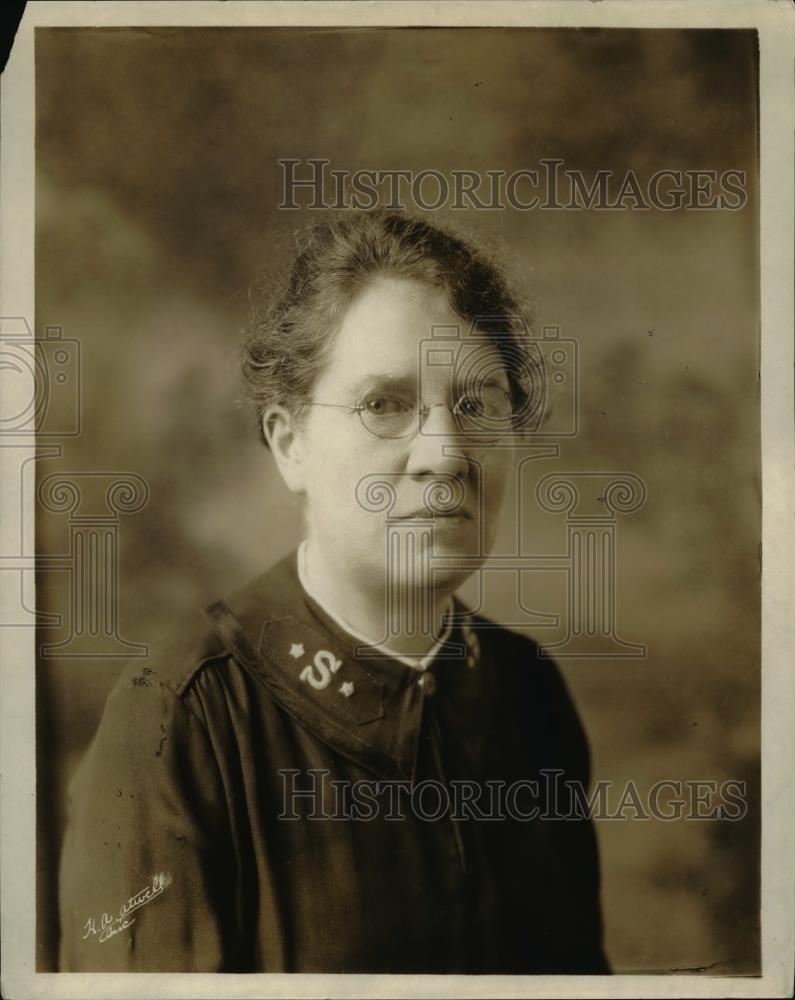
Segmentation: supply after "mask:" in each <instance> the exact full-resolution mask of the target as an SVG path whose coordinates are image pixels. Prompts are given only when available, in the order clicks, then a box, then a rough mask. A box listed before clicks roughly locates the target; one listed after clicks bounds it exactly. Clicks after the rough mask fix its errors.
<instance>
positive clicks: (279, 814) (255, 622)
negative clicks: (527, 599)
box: [60, 554, 608, 973]
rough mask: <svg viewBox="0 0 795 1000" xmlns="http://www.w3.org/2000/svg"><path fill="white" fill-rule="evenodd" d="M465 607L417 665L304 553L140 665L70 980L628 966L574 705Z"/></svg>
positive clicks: (69, 905)
mask: <svg viewBox="0 0 795 1000" xmlns="http://www.w3.org/2000/svg"><path fill="white" fill-rule="evenodd" d="M455 608H456V612H457V614H456V616H455V617H456V619H457V621H456V624H455V625H454V627H453V629H452V632H451V634H450V636H449V639H448V640H447V642H446V644H445V645H444V646H443V647H442V649H441V650H440V651H439V653H438V654H437V655H436V657H435V658H434V660H433V662H432V663H431V665H430V666H429V667H428V669H427V670H426V671H425V672H422V671H418V670H415V669H413V668H412V667H409V666H407V665H405V664H404V663H402V662H400V661H398V660H395V659H385V658H383V657H379V656H377V655H376V652H375V650H373V649H372V648H370V649H369V650H368V649H363V648H362V647H361V645H360V644H359V643H358V642H357V640H355V639H354V638H352V637H351V636H350V635H348V634H347V633H346V632H345V631H344V630H343V629H342V628H340V626H339V625H338V624H336V623H335V621H334V620H333V619H331V618H330V617H329V616H328V615H327V614H326V612H325V611H324V610H323V609H322V608H321V607H319V606H318V605H317V604H316V603H315V602H314V601H313V600H312V599H311V598H310V597H309V596H308V595H307V594H306V592H305V591H304V589H303V587H302V586H301V584H300V582H299V580H298V576H297V572H296V560H295V554H293V555H291V556H290V557H288V558H286V559H284V560H283V561H282V562H280V563H279V564H277V565H276V566H275V567H273V568H272V569H271V570H270V571H268V572H267V573H266V574H264V575H263V576H262V577H260V578H259V579H258V580H256V581H254V583H252V584H251V585H249V586H248V587H247V588H245V589H244V590H243V591H241V592H240V593H238V594H237V595H235V596H234V597H233V598H231V599H230V600H229V601H228V602H218V603H217V604H215V605H213V606H212V607H211V608H210V609H208V611H207V612H206V621H202V620H201V619H199V618H198V617H197V622H196V626H197V627H195V628H194V630H193V632H192V633H190V632H189V633H186V634H184V635H183V636H182V637H181V639H180V640H179V641H178V642H177V643H175V644H174V645H173V646H172V647H171V648H170V649H164V650H162V651H160V652H154V653H153V654H152V655H151V657H150V658H149V660H148V661H146V662H145V663H143V664H142V661H140V660H139V661H137V662H134V663H132V664H131V665H130V666H129V667H128V668H127V669H125V670H124V672H123V673H122V675H121V677H120V679H119V681H118V684H117V685H116V687H115V688H114V690H113V692H112V693H111V695H110V697H109V698H108V702H107V705H106V708H105V712H104V715H103V718H102V722H101V724H100V726H99V730H98V732H97V734H96V736H95V737H94V740H93V742H92V744H91V746H90V747H89V749H88V751H87V753H86V756H85V758H84V759H83V761H82V763H81V765H80V767H79V769H78V771H77V773H76V776H75V778H74V780H73V783H72V786H71V794H70V819H69V825H68V829H67V833H66V838H65V843H64V849H63V854H62V860H61V877H60V908H61V934H62V937H61V969H62V970H63V971H105V970H118V971H158V972H163V971H190V972H200V971H207V972H249V971H261V972H326V973H345V972H395V973H397V972H402V973H542V972H559V973H593V972H607V971H608V967H607V965H606V962H605V959H604V955H603V952H602V944H601V938H602V931H601V916H600V906H599V874H598V860H597V851H596V844H595V838H594V832H593V828H592V825H591V822H590V821H589V820H587V819H572V818H568V819H561V818H554V817H555V816H556V815H557V813H558V811H562V814H564V815H566V814H568V815H571V813H570V812H568V813H567V810H566V809H565V802H564V801H562V800H563V799H565V794H564V795H563V796H562V797H561V798H560V799H559V800H558V801H556V802H555V803H554V808H552V809H551V810H550V797H551V795H552V791H551V789H553V788H554V789H555V796H556V797H557V796H558V793H559V791H560V789H561V788H563V790H564V792H565V791H566V790H567V789H568V786H567V785H565V781H573V782H579V783H580V785H581V786H582V787H583V788H584V787H585V786H586V785H587V782H588V777H589V775H588V747H587V743H586V740H585V736H584V733H583V729H582V727H581V725H580V722H579V720H578V717H577V714H576V712H575V709H574V707H573V705H572V702H571V699H570V697H569V695H568V693H567V691H566V688H565V686H564V683H563V681H562V679H561V676H560V674H559V672H558V670H557V668H556V667H555V666H554V664H553V663H551V662H550V661H549V660H544V659H539V657H538V649H537V647H536V646H535V644H534V643H532V642H531V641H530V640H528V639H526V638H524V637H522V636H519V635H517V634H515V633H513V632H510V631H508V630H507V629H504V628H500V627H498V626H495V625H494V624H493V623H491V622H488V621H487V620H485V619H482V618H479V617H476V616H474V615H470V614H469V613H468V612H467V611H466V609H465V608H464V606H463V605H462V604H460V603H459V602H458V601H456V605H455ZM534 780H535V782H536V784H535V785H533V784H531V783H532V782H533V781H534ZM453 790H454V791H455V794H453ZM509 790H510V791H509ZM301 792H303V793H305V794H303V795H302V794H300V793H301ZM295 793H299V794H295ZM489 793H490V794H491V796H492V798H491V799H489ZM500 816H502V817H503V818H500Z"/></svg>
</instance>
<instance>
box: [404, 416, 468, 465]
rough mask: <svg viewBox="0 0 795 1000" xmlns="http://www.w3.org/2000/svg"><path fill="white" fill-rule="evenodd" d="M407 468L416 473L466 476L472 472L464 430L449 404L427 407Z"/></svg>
mask: <svg viewBox="0 0 795 1000" xmlns="http://www.w3.org/2000/svg"><path fill="white" fill-rule="evenodd" d="M408 471H409V472H411V473H413V474H414V475H428V474H438V473H444V474H446V475H454V476H465V475H466V474H467V472H468V471H469V459H468V458H467V455H466V453H465V445H464V441H463V439H462V437H461V432H460V430H459V429H458V424H457V422H456V419H455V417H454V416H453V413H452V411H451V409H450V407H449V406H447V405H445V404H444V403H436V404H434V405H433V406H428V407H426V408H425V412H424V419H423V421H422V423H421V425H420V430H419V433H418V434H417V435H415V437H414V438H413V440H412V443H411V449H410V452H409V462H408Z"/></svg>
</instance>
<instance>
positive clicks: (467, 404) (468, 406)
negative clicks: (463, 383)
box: [458, 396, 484, 417]
mask: <svg viewBox="0 0 795 1000" xmlns="http://www.w3.org/2000/svg"><path fill="white" fill-rule="evenodd" d="M458 406H459V410H460V412H461V413H462V414H463V415H464V416H465V417H480V416H482V415H483V409H484V407H483V400H482V399H480V398H479V397H478V396H462V397H461V400H460V402H459V404H458Z"/></svg>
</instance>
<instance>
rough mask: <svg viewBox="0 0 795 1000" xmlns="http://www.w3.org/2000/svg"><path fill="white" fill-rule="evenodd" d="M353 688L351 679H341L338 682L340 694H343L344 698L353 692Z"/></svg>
mask: <svg viewBox="0 0 795 1000" xmlns="http://www.w3.org/2000/svg"><path fill="white" fill-rule="evenodd" d="M354 690H355V688H354V686H353V682H352V681H343V682H342V684H340V694H342V695H345V697H346V698H350V696H351V695H352V694H353V692H354Z"/></svg>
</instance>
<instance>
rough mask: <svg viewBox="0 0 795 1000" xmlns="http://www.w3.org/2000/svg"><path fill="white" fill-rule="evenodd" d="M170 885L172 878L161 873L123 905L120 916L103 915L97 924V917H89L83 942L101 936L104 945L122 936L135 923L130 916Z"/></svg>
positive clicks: (84, 927) (85, 924)
mask: <svg viewBox="0 0 795 1000" xmlns="http://www.w3.org/2000/svg"><path fill="white" fill-rule="evenodd" d="M170 884H171V876H170V875H169V874H167V873H166V872H159V873H158V874H157V875H153V876H152V881H151V882H150V883H149V885H148V886H146V888H145V889H142V890H141V891H140V892H137V893H136V894H135V895H134V896H130V898H129V899H128V900H127V902H126V903H122V904H121V906H120V907H119V913H118V916H115V917H113V916H111V915H110V913H103V914H102V916H101V917H100V919H99V922H97V919H96V917H89V918H88V920H86V922H85V923H84V924H83V930H84V931H85V934H84V935H83V940H84V941H85V940H86V938H89V937H94V936H96V935H99V943H100V944H102V943H103V942H104V941H108V940H110V938H112V937H115V935H116V934H121V932H122V931H123V930H124V929H125V928H127V927H129V926H130V925H131V924H133V923H135V917H133V916H130V914H132V913H134V912H135V910H139V909H140V908H141V907H142V906H144V905H145V904H146V903H150V902H151V901H152V900H153V899H155V898H156V897H157V896H159V895H161V893H163V892H165V891H166V889H167V888H168V886H169V885H170Z"/></svg>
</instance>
